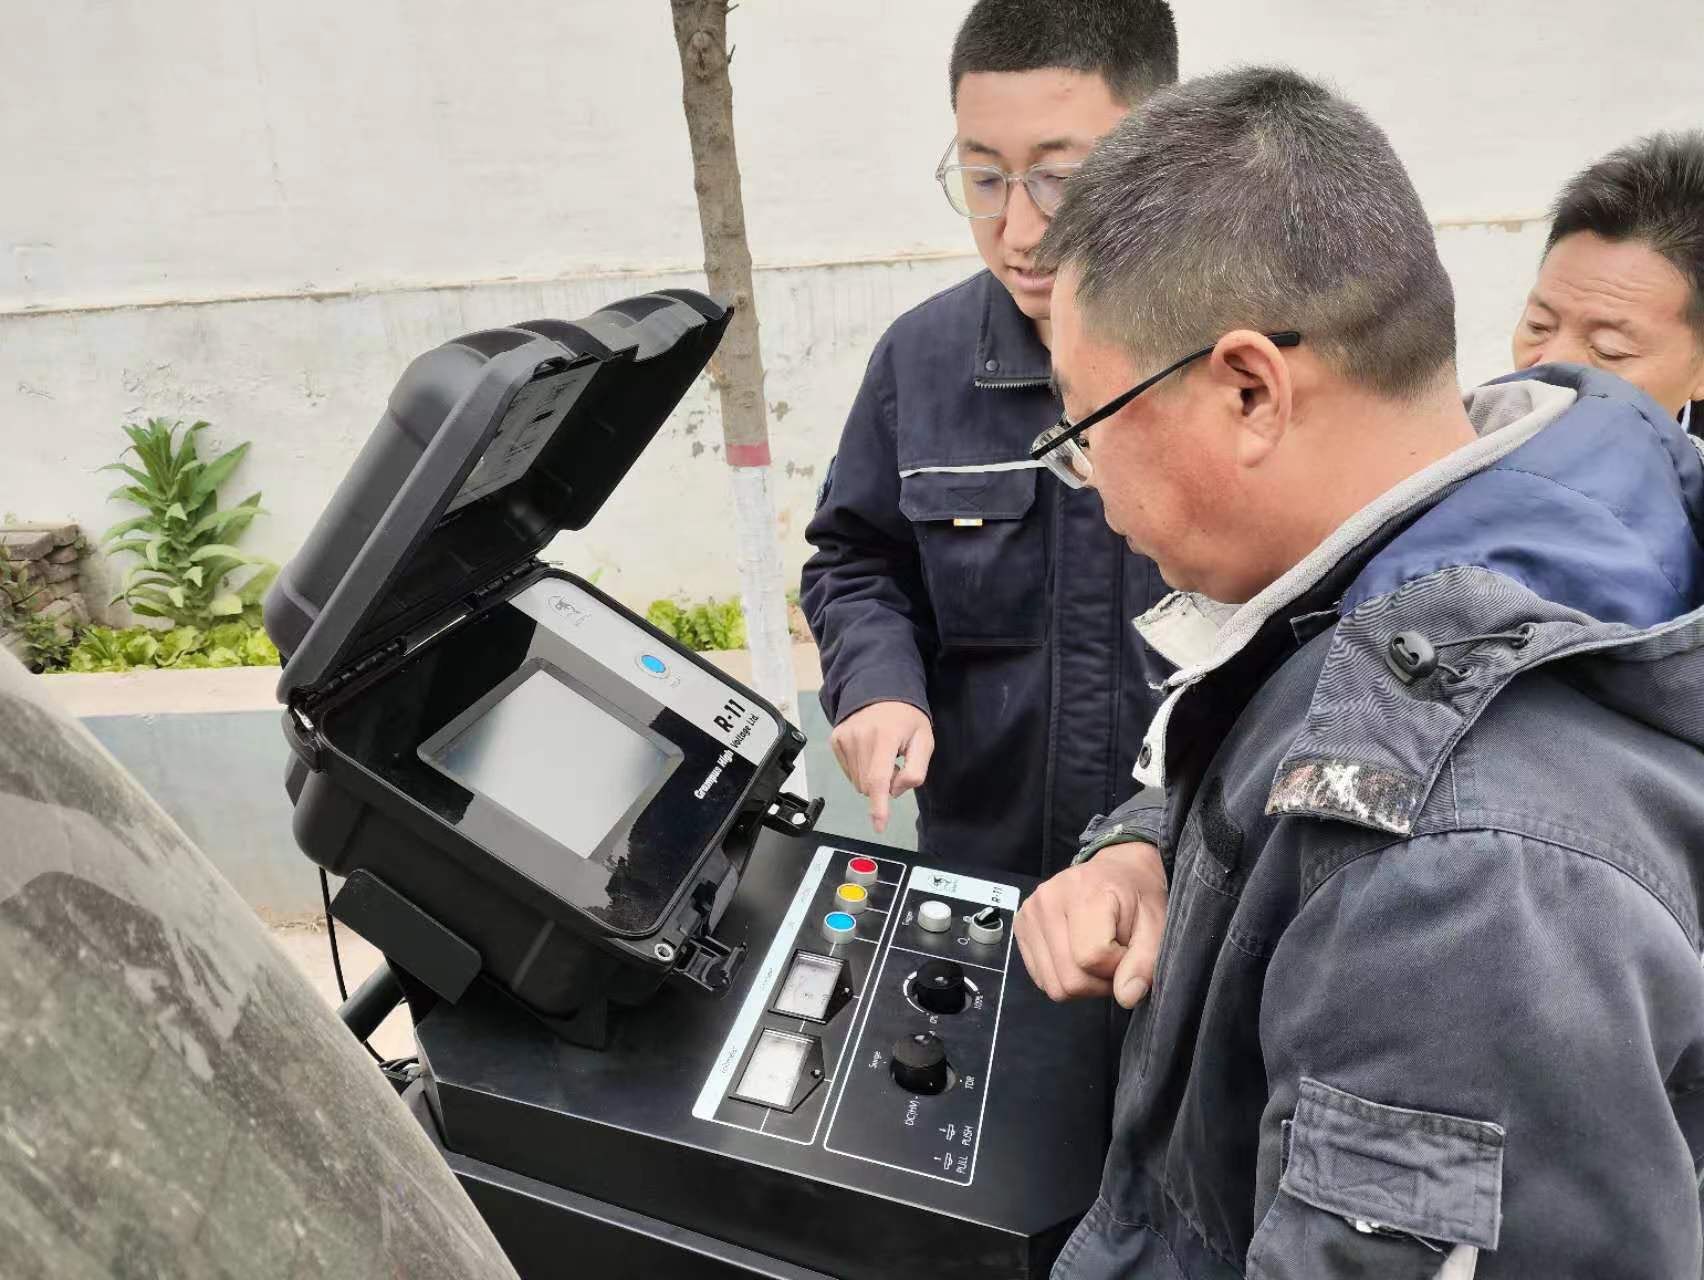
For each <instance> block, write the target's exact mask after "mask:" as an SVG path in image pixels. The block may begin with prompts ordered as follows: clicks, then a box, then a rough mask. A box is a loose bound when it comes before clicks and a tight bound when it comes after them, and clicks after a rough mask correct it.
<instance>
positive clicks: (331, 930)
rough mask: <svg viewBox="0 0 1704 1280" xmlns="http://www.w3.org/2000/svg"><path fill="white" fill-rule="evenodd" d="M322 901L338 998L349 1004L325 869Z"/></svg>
mask: <svg viewBox="0 0 1704 1280" xmlns="http://www.w3.org/2000/svg"><path fill="white" fill-rule="evenodd" d="M319 878H320V900H321V901H322V902H324V903H325V936H326V938H327V940H329V941H330V943H331V971H332V973H333V974H334V975H335V976H336V978H337V998H338V999H339V1000H340V1001H342V1002H343V1003H344V1004H348V1003H349V987H348V984H347V983H345V982H344V981H343V957H342V956H340V955H338V953H337V921H336V920H334V919H332V915H331V879H330V877H329V876H327V875H326V873H325V868H324V867H321V868H320V869H319ZM361 1047H362V1048H363V1049H365V1050H366V1051H367V1052H368V1053H370V1054H372V1055H373V1061H374V1062H376V1063H378V1064H379V1065H380V1066H381V1067H382V1066H384V1065H385V1059H384V1055H382V1054H381V1053H380V1052H379V1051H378V1050H377V1049H375V1048H373V1046H372V1045H371V1044H370V1043H368V1042H367V1041H365V1040H363V1041H361Z"/></svg>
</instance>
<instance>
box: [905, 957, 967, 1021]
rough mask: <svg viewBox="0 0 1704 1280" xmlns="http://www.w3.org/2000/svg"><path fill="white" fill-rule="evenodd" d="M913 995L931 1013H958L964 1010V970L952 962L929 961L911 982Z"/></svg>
mask: <svg viewBox="0 0 1704 1280" xmlns="http://www.w3.org/2000/svg"><path fill="white" fill-rule="evenodd" d="M911 994H912V995H913V996H914V997H915V998H916V1000H917V1003H918V1005H919V1006H921V1007H922V1008H924V1009H927V1010H928V1011H929V1012H930V1013H958V1012H959V1011H960V1010H961V1009H963V1008H964V1003H965V990H964V970H963V969H961V968H959V966H958V965H957V964H955V963H953V962H952V961H951V960H928V961H925V962H924V964H923V967H922V968H920V969H918V970H917V976H916V977H915V978H913V979H912V981H911Z"/></svg>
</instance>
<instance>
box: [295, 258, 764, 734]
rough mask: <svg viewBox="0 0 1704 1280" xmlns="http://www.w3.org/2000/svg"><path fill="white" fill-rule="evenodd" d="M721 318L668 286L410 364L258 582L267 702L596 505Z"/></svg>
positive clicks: (509, 565) (706, 356)
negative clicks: (270, 652)
mask: <svg viewBox="0 0 1704 1280" xmlns="http://www.w3.org/2000/svg"><path fill="white" fill-rule="evenodd" d="M731 314H732V313H731V311H730V310H729V309H728V308H726V307H724V306H722V305H721V304H720V303H718V302H716V301H714V300H713V299H711V298H708V297H706V296H705V295H703V294H701V293H696V292H693V291H691V290H687V289H666V290H662V291H659V292H657V293H648V294H644V295H642V296H640V297H636V298H629V299H626V300H624V301H621V302H617V303H613V304H611V305H610V306H607V307H605V308H603V309H602V310H601V311H598V312H596V313H595V314H593V315H591V316H588V317H587V318H585V319H584V320H581V321H578V322H577V323H569V322H566V321H561V320H535V321H529V322H527V323H525V324H518V325H514V326H512V327H510V328H506V329H488V330H484V331H482V332H479V333H472V334H468V335H466V336H465V337H461V338H457V339H455V340H454V341H452V342H446V343H445V344H444V345H442V346H440V347H437V348H435V349H433V350H431V351H428V352H427V353H426V354H425V355H422V356H420V357H419V358H418V359H416V360H415V361H414V362H413V363H412V364H410V365H409V366H408V369H407V371H406V372H405V373H404V374H403V375H402V378H401V380H400V381H399V382H398V383H397V385H396V388H395V389H394V390H393V391H392V392H391V396H390V403H389V406H388V408H387V409H386V412H385V415H384V417H383V418H382V419H380V421H379V425H378V426H377V427H376V428H375V429H374V431H373V434H372V436H371V437H370V438H369V439H368V441H367V444H366V446H365V447H364V448H363V449H362V450H361V453H360V455H359V456H358V457H357V458H356V459H355V462H354V464H353V465H352V466H351V467H350V469H349V473H348V474H347V475H346V476H345V477H344V479H343V482H342V483H341V484H340V485H339V486H338V488H337V492H336V493H335V494H334V495H333V496H332V499H331V501H330V503H329V504H328V505H327V506H326V509H325V511H324V513H323V514H322V515H321V516H320V518H319V520H318V522H317V523H316V524H315V525H314V528H313V530H312V532H311V533H310V534H309V535H308V539H307V541H306V542H305V543H304V544H303V546H302V549H301V550H300V551H299V552H297V554H296V555H295V556H294V557H292V558H291V560H290V561H289V563H288V564H286V565H285V566H284V568H283V570H282V571H281V572H280V573H279V575H278V579H277V581H276V582H274V583H273V586H272V589H271V591H269V592H268V593H267V597H266V606H265V617H266V630H267V633H268V634H269V635H270V636H271V637H272V640H273V642H274V643H275V644H276V645H277V646H278V648H279V650H280V652H282V653H284V654H286V655H287V661H286V663H285V667H284V675H283V677H282V679H281V680H280V681H279V685H278V696H279V699H280V700H281V701H286V702H288V701H291V700H293V699H295V698H298V697H301V696H304V695H307V694H311V693H312V692H313V691H314V690H316V689H318V688H321V687H323V686H324V685H325V684H326V683H327V682H329V681H331V680H333V679H335V678H336V677H337V676H338V675H339V674H340V673H341V672H342V671H344V670H346V669H348V668H349V667H351V666H353V665H354V664H356V663H357V662H359V661H360V660H361V659H362V658H363V657H364V656H365V655H367V654H369V653H372V652H373V651H374V650H376V649H378V648H380V647H382V646H383V645H385V644H388V643H389V642H391V641H392V640H394V639H396V638H397V637H399V636H402V635H405V634H407V633H408V632H409V631H411V630H413V629H414V628H416V627H418V626H420V625H421V624H423V623H424V622H426V621H428V620H429V619H431V618H433V617H435V616H436V615H437V614H438V613H439V612H441V611H442V610H443V609H445V608H447V607H448V606H449V605H451V604H452V603H453V602H454V601H455V600H456V599H457V598H459V597H462V596H466V595H469V594H471V593H473V592H476V591H478V590H480V589H481V588H482V587H484V586H486V585H488V584H489V583H491V582H493V581H494V580H496V579H498V578H500V577H502V576H503V575H505V574H507V573H509V572H511V571H513V570H515V569H517V568H520V567H521V566H523V565H525V564H526V563H527V562H528V561H529V560H531V559H532V558H533V557H534V556H535V555H537V554H538V552H539V551H540V550H541V549H542V548H543V547H544V546H545V544H546V543H548V542H549V541H550V540H551V538H553V537H554V536H555V535H556V533H557V532H558V531H559V530H561V529H581V528H584V527H585V526H586V524H587V523H588V522H589V521H590V520H591V518H592V517H593V516H594V515H596V514H597V512H598V510H599V508H601V507H602V506H603V504H604V502H605V501H606V500H607V499H608V498H609V496H610V494H611V493H613V492H614V491H615V488H616V486H617V485H619V484H620V483H621V481H622V479H623V478H624V477H625V476H626V475H627V472H628V470H629V469H630V468H631V467H632V465H633V463H634V462H635V461H636V460H637V459H638V457H639V455H640V453H642V452H643V451H644V449H645V447H646V446H647V445H649V444H650V443H651V440H652V439H653V438H654V437H655V436H656V434H657V432H658V431H659V430H660V429H661V428H662V425H663V423H664V422H665V421H666V420H667V418H668V416H669V414H670V413H671V412H672V411H673V409H674V407H675V405H676V404H677V403H679V401H680V398H681V396H683V395H684V394H685V393H686V390H687V388H688V387H690V386H691V385H692V383H693V380H694V379H695V378H697V376H698V374H699V373H700V372H701V371H702V370H703V368H704V366H705V365H706V364H707V363H708V362H709V360H710V356H711V353H712V352H714V351H715V349H716V344H717V343H718V342H720V341H721V337H722V331H723V330H724V329H725V328H726V327H727V324H728V319H729V316H730V315H731Z"/></svg>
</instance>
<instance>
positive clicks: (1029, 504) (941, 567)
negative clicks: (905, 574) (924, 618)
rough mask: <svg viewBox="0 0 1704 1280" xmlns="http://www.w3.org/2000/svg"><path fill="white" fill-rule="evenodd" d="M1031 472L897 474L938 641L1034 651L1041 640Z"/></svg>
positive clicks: (1040, 538)
mask: <svg viewBox="0 0 1704 1280" xmlns="http://www.w3.org/2000/svg"><path fill="white" fill-rule="evenodd" d="M1037 477H1038V472H1037V471H1035V470H1034V469H1024V470H1016V471H978V472H968V473H961V472H951V471H924V472H919V473H917V474H915V475H908V476H901V477H900V481H899V509H900V510H901V511H902V512H903V513H904V514H905V517H906V519H908V520H910V521H911V523H912V526H913V528H914V529H915V530H916V533H917V546H918V551H919V554H920V556H921V557H922V561H923V576H924V578H925V580H926V581H927V583H928V587H929V599H930V602H931V603H932V604H933V605H934V609H935V626H936V631H937V633H938V634H939V636H940V638H941V643H942V644H943V645H946V646H952V647H976V646H1016V647H1021V646H1034V645H1039V644H1041V643H1042V642H1043V641H1044V640H1045V639H1046V638H1047V550H1046V539H1045V535H1044V532H1043V530H1042V527H1041V518H1040V513H1039V512H1038V511H1036V510H1035V505H1036V480H1037Z"/></svg>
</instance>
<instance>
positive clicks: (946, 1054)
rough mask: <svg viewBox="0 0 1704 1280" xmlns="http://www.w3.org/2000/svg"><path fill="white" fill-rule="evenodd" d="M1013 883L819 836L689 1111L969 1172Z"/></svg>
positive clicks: (921, 1169)
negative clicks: (841, 845) (842, 845)
mask: <svg viewBox="0 0 1704 1280" xmlns="http://www.w3.org/2000/svg"><path fill="white" fill-rule="evenodd" d="M1019 896H1020V895H1019V890H1018V889H1017V888H1016V887H1015V886H1013V885H1009V884H1000V883H997V882H994V881H989V880H983V879H979V878H977V877H973V876H968V875H964V874H960V873H956V872H951V871H945V870H940V869H937V868H932V867H926V866H917V865H912V864H909V863H907V862H904V861H900V860H898V859H893V858H885V857H875V856H870V855H867V854H860V853H852V852H847V851H845V850H841V849H836V848H833V847H831V846H826V845H825V846H822V847H819V848H818V849H817V850H816V854H815V856H814V857H813V858H812V860H811V863H810V865H809V867H808V868H807V870H806V873H805V875H804V877H803V879H802V880H801V882H800V884H799V887H798V890H797V892H796V893H795V894H794V896H793V899H792V902H791V903H790V904H789V907H788V910H787V913H786V915H785V916H784V917H783V919H782V922H781V927H780V928H779V929H778V930H777V932H776V934H775V936H774V939H773V941H772V943H771V945H770V948H769V950H768V952H767V954H766V955H765V956H764V957H763V960H762V962H761V965H760V967H759V969H758V972H757V974H756V975H755V977H754V979H753V982H752V985H751V987H750V988H749V990H748V991H747V994H746V997H745V1000H744V1003H743V1004H742V1006H741V1008H740V1011H739V1013H738V1015H737V1016H736V1017H735V1019H734V1022H733V1025H732V1027H731V1028H730V1030H729V1032H728V1035H727V1037H726V1039H725V1041H724V1042H723V1044H722V1047H721V1051H720V1052H719V1053H718V1054H717V1056H716V1059H715V1063H714V1066H713V1067H712V1069H711V1071H710V1074H709V1076H708V1077H707V1078H706V1080H705V1081H704V1085H703V1088H702V1089H701V1090H700V1092H699V1095H698V1099H697V1102H696V1104H695V1105H694V1107H693V1115H694V1116H695V1117H697V1118H698V1119H700V1120H709V1121H712V1122H714V1123H717V1124H723V1125H730V1126H733V1127H735V1128H740V1129H746V1130H749V1131H751V1132H754V1133H759V1134H762V1135H764V1136H766V1137H769V1138H774V1139H777V1140H779V1141H784V1142H793V1143H798V1144H802V1145H806V1146H821V1148H822V1149H823V1150H825V1151H827V1152H830V1153H832V1154H834V1155H838V1156H842V1157H846V1158H850V1159H854V1160H862V1161H867V1162H870V1163H873V1164H878V1165H883V1166H886V1167H888V1168H891V1169H897V1170H901V1171H904V1172H906V1173H912V1174H916V1175H919V1176H921V1177H927V1178H932V1179H938V1180H941V1181H946V1182H950V1183H955V1184H958V1185H961V1186H968V1185H970V1183H971V1182H972V1181H973V1180H974V1178H975V1176H976V1155H977V1149H978V1146H979V1144H980V1141H981V1137H982V1129H983V1123H984V1119H985V1116H986V1114H987V1099H988V1092H989V1089H990V1087H991V1085H992V1081H993V1078H994V1075H995V1071H996V1067H997V1046H998V1040H999V1031H1000V1011H1001V1005H1002V1001H1003V999H1004V996H1005V988H1006V982H1007V975H1008V968H1009V965H1010V963H1011V957H1012V938H1011V926H1012V915H1013V912H1015V911H1016V909H1017V906H1018V900H1019Z"/></svg>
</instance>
